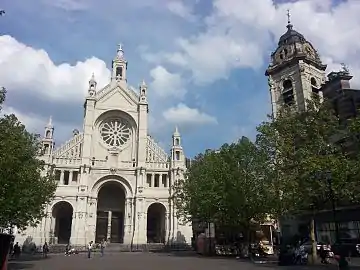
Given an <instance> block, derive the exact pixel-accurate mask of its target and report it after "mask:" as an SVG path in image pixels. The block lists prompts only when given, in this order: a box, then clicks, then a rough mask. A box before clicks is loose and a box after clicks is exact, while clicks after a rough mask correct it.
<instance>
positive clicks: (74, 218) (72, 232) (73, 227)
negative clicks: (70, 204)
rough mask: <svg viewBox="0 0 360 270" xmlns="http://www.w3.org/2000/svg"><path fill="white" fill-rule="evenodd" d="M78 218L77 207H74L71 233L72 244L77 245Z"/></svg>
mask: <svg viewBox="0 0 360 270" xmlns="http://www.w3.org/2000/svg"><path fill="white" fill-rule="evenodd" d="M76 223H77V219H76V213H75V209H73V214H72V218H71V234H70V244H71V245H77V233H76V228H77V225H76Z"/></svg>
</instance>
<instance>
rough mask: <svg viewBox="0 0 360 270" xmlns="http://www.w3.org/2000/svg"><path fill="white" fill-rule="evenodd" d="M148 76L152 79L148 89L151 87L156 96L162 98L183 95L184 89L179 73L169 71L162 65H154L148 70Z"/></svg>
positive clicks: (180, 96)
mask: <svg viewBox="0 0 360 270" xmlns="http://www.w3.org/2000/svg"><path fill="white" fill-rule="evenodd" d="M150 76H151V78H152V79H153V81H152V82H151V85H150V87H151V88H150V91H151V89H153V90H154V92H155V93H156V94H157V96H159V97H162V98H165V97H177V98H182V97H184V95H185V93H186V90H185V88H184V81H183V79H182V77H181V75H180V74H177V73H170V72H169V71H168V70H167V69H166V68H164V67H163V66H156V67H155V68H153V69H152V70H151V71H150Z"/></svg>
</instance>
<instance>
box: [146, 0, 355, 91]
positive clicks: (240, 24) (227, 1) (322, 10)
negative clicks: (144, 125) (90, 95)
mask: <svg viewBox="0 0 360 270" xmlns="http://www.w3.org/2000/svg"><path fill="white" fill-rule="evenodd" d="M332 3H333V1H332V0H301V1H291V2H288V3H281V4H278V3H277V4H275V3H274V1H272V0H252V1H248V0H214V1H213V11H212V13H211V14H210V15H209V16H208V17H207V18H205V30H204V31H203V32H201V33H199V34H197V35H195V36H192V37H188V38H181V39H178V41H177V45H178V47H177V49H176V50H175V51H174V52H173V53H169V52H167V53H161V54H157V56H161V60H162V61H163V62H169V63H171V64H177V65H179V66H180V67H182V68H184V69H187V70H190V71H191V72H192V74H193V77H194V80H195V82H197V83H201V84H202V83H211V82H213V81H216V80H218V79H223V78H225V79H226V78H227V77H228V75H229V74H230V71H231V70H232V69H234V68H254V69H258V68H260V67H262V66H263V64H264V61H265V63H266V62H267V61H268V59H269V56H270V52H271V50H274V49H275V47H274V44H273V36H275V42H277V39H278V38H279V37H280V35H282V34H283V33H284V32H285V30H286V29H285V25H286V20H287V18H286V10H287V9H288V8H289V9H290V10H291V13H292V23H293V24H294V28H295V29H296V30H298V31H299V32H301V33H302V34H304V35H305V37H306V38H307V39H308V40H309V41H310V42H312V43H313V45H314V46H315V47H316V48H317V49H318V51H319V53H320V54H321V56H322V59H323V61H324V62H326V63H329V64H330V66H329V67H333V66H338V65H339V63H341V62H345V63H347V64H348V65H349V67H350V70H352V71H353V74H356V73H357V72H358V71H360V64H359V62H358V60H357V59H359V57H360V39H358V38H357V36H358V33H360V17H359V16H358V14H359V13H360V1H356V0H348V1H343V2H341V3H339V4H337V5H336V6H332ZM147 58H148V59H149V58H151V57H150V56H149V53H147ZM159 59H160V58H158V60H157V61H159ZM329 70H330V69H329ZM359 82H360V78H356V83H357V84H359Z"/></svg>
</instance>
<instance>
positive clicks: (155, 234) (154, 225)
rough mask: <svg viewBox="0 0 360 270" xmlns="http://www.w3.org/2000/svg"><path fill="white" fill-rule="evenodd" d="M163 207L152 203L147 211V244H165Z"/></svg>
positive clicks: (164, 212) (164, 211) (164, 210)
mask: <svg viewBox="0 0 360 270" xmlns="http://www.w3.org/2000/svg"><path fill="white" fill-rule="evenodd" d="M165 214H166V209H165V206H164V205H163V204H161V203H153V204H151V205H150V206H149V208H148V211H147V232H146V235H147V242H148V243H165V230H166V228H165Z"/></svg>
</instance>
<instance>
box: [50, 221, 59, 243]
mask: <svg viewBox="0 0 360 270" xmlns="http://www.w3.org/2000/svg"><path fill="white" fill-rule="evenodd" d="M55 228H56V218H54V217H52V218H51V225H50V238H51V242H52V244H57V237H56V236H55Z"/></svg>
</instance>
